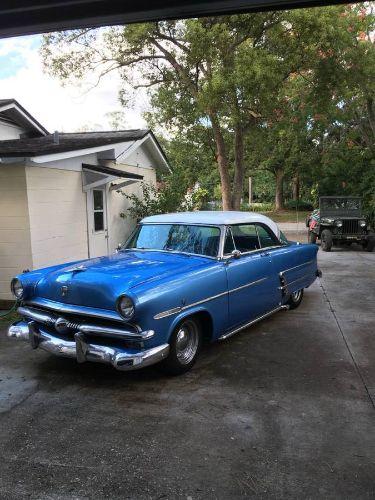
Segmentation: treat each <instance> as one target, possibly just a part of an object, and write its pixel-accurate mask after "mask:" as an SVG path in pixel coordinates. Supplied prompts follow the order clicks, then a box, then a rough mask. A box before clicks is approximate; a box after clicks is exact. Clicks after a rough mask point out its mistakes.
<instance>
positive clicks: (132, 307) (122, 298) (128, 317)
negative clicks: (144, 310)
mask: <svg viewBox="0 0 375 500" xmlns="http://www.w3.org/2000/svg"><path fill="white" fill-rule="evenodd" d="M125 300H128V301H129V302H128V304H129V303H130V304H129V305H128V307H123V308H122V307H121V303H122V302H123V301H125ZM116 309H117V312H118V313H119V315H120V316H121V317H122V318H124V319H125V320H126V321H130V320H131V319H132V318H134V315H135V303H134V300H133V299H132V298H131V297H129V295H126V294H122V295H120V296H119V297H118V298H117V300H116ZM125 309H129V310H130V311H129V313H127V314H126V313H125V311H124V310H125Z"/></svg>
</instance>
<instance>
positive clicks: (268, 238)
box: [257, 225, 279, 248]
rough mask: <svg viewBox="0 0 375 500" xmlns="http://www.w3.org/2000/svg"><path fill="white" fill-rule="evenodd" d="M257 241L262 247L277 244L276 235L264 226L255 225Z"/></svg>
mask: <svg viewBox="0 0 375 500" xmlns="http://www.w3.org/2000/svg"><path fill="white" fill-rule="evenodd" d="M257 229H258V235H259V241H260V244H261V247H262V248H267V247H273V246H275V245H278V244H279V242H278V241H277V238H276V236H275V235H274V234H273V233H272V231H271V230H270V229H268V228H266V227H264V226H260V225H257Z"/></svg>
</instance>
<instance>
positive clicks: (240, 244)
mask: <svg viewBox="0 0 375 500" xmlns="http://www.w3.org/2000/svg"><path fill="white" fill-rule="evenodd" d="M233 250H236V251H239V252H240V254H239V255H238V256H237V257H235V256H232V257H229V256H230V255H231V254H232V252H233ZM224 257H226V258H227V259H228V260H227V280H228V307H229V329H231V328H235V327H237V326H239V325H241V324H245V323H247V322H250V321H252V320H254V319H256V318H258V317H260V316H262V315H263V314H265V313H267V312H269V311H271V310H272V309H275V308H276V307H278V305H279V302H280V290H278V285H279V282H278V278H277V276H276V273H275V272H274V270H273V267H272V258H271V256H270V254H269V252H267V251H266V250H265V249H262V248H261V247H260V243H259V237H258V233H257V229H256V225H255V224H238V225H233V226H231V227H228V228H227V234H226V238H225V244H224Z"/></svg>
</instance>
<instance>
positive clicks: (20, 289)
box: [10, 278, 25, 300]
mask: <svg viewBox="0 0 375 500" xmlns="http://www.w3.org/2000/svg"><path fill="white" fill-rule="evenodd" d="M17 287H18V288H17ZM10 290H11V292H12V294H13V295H14V297H15V298H16V299H17V300H21V299H22V297H23V295H24V293H25V288H24V286H23V283H22V281H21V280H20V279H19V278H13V279H12V281H11V282H10ZM17 290H18V292H17Z"/></svg>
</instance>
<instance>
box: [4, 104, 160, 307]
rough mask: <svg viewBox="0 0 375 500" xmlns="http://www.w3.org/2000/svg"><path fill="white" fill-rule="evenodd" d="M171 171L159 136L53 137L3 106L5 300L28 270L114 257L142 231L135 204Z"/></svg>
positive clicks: (90, 134)
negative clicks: (132, 215) (131, 207)
mask: <svg viewBox="0 0 375 500" xmlns="http://www.w3.org/2000/svg"><path fill="white" fill-rule="evenodd" d="M156 169H162V170H167V169H169V166H168V162H167V159H166V157H165V155H164V153H163V151H162V149H161V147H160V145H159V144H158V142H157V140H156V138H155V136H154V134H153V133H152V131H151V130H139V129H138V130H122V131H109V132H85V133H58V132H55V133H54V134H50V133H49V132H48V131H47V130H46V129H45V128H44V127H43V126H42V125H41V124H40V123H38V122H37V121H36V120H35V118H33V117H32V116H31V115H30V114H29V113H28V112H27V111H26V110H25V109H24V108H23V107H22V106H21V105H20V104H19V103H18V102H17V101H15V100H14V99H3V100H0V302H1V301H4V300H9V299H11V295H10V291H9V282H10V280H11V278H12V277H13V276H14V275H15V274H17V273H19V272H20V271H22V270H23V269H36V268H40V267H46V266H49V265H53V264H58V263H62V262H68V261H73V260H79V259H85V258H87V257H97V256H100V255H105V254H107V253H110V252H113V251H114V250H115V248H116V246H117V245H118V243H119V242H122V241H124V239H125V238H126V237H127V235H128V234H129V233H130V231H131V230H132V228H133V227H134V222H133V221H131V220H129V219H123V218H121V217H120V212H124V211H125V210H126V207H127V206H128V205H127V204H128V202H127V200H126V198H125V197H124V196H122V195H121V194H120V193H117V192H116V190H118V189H120V188H121V189H122V190H123V191H124V192H126V193H128V194H130V193H136V194H139V195H140V194H141V190H140V182H141V181H144V182H148V183H155V181H156Z"/></svg>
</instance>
